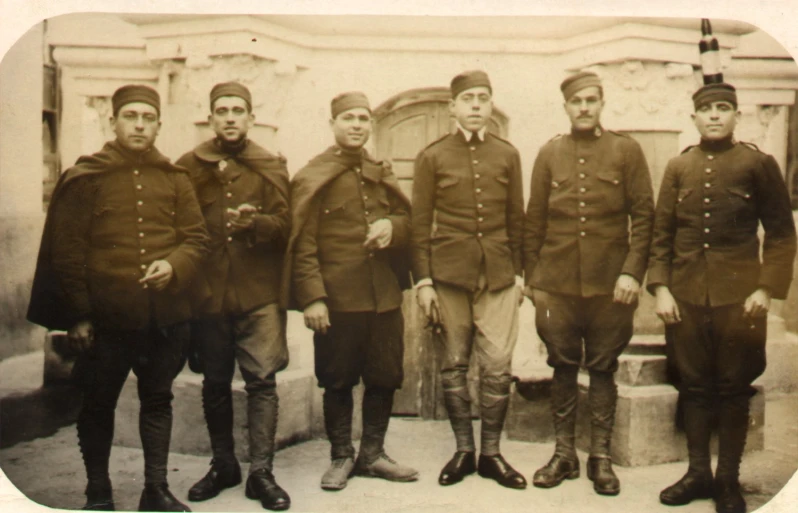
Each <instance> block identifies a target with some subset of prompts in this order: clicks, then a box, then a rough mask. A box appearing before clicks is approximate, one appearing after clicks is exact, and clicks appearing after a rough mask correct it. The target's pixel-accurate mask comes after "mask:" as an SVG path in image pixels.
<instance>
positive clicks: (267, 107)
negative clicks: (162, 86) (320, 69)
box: [175, 55, 297, 124]
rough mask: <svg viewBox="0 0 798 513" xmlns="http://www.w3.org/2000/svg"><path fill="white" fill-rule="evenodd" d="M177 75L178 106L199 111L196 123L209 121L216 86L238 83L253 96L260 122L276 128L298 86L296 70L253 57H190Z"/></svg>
mask: <svg viewBox="0 0 798 513" xmlns="http://www.w3.org/2000/svg"><path fill="white" fill-rule="evenodd" d="M176 75H177V77H178V79H177V80H176V83H175V86H176V87H175V100H176V103H182V104H188V105H192V106H193V107H195V121H203V120H205V119H206V118H207V116H208V112H209V111H210V105H209V98H208V95H209V93H210V91H211V88H213V86H214V85H216V84H218V83H220V82H228V81H236V82H239V83H241V84H242V85H244V86H246V87H247V88H248V89H249V90H250V92H251V93H252V102H253V105H252V109H253V112H254V113H255V115H256V118H257V120H258V121H259V122H265V123H268V124H274V120H276V119H279V117H280V115H281V113H282V111H283V108H284V107H285V100H286V98H287V97H288V94H289V92H290V91H291V89H292V88H293V87H294V86H295V84H296V82H297V72H296V68H295V67H293V66H291V65H288V64H285V63H280V62H276V61H270V60H266V59H262V58H259V57H255V56H253V55H224V56H214V57H197V56H190V57H189V58H188V59H186V62H185V64H184V65H183V66H182V68H180V69H178V70H177V73H176Z"/></svg>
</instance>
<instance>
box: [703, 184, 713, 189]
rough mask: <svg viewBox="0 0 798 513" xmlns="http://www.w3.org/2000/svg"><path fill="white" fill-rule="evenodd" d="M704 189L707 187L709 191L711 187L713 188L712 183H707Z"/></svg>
mask: <svg viewBox="0 0 798 513" xmlns="http://www.w3.org/2000/svg"><path fill="white" fill-rule="evenodd" d="M704 187H705V188H707V189H709V188H710V187H712V184H711V183H709V182H706V183H705V184H704Z"/></svg>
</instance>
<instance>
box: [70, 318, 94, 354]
mask: <svg viewBox="0 0 798 513" xmlns="http://www.w3.org/2000/svg"><path fill="white" fill-rule="evenodd" d="M67 340H68V341H69V346H70V347H71V348H72V350H74V351H77V352H80V353H82V352H83V351H86V350H87V349H89V348H90V347H91V346H92V344H94V325H93V324H92V323H91V321H80V322H77V323H75V325H74V326H72V327H71V328H69V331H67Z"/></svg>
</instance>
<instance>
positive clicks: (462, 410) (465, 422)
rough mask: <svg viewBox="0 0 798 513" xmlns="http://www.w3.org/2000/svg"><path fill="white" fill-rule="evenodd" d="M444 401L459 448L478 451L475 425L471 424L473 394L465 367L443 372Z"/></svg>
mask: <svg viewBox="0 0 798 513" xmlns="http://www.w3.org/2000/svg"><path fill="white" fill-rule="evenodd" d="M441 383H442V384H443V403H444V405H445V406H446V413H448V414H449V422H450V423H451V425H452V431H453V432H454V439H455V443H456V444H457V450H458V451H461V452H474V451H476V444H475V443H474V427H473V426H472V424H471V396H470V395H469V393H468V378H467V376H466V370H465V369H454V370H450V371H444V372H442V373H441Z"/></svg>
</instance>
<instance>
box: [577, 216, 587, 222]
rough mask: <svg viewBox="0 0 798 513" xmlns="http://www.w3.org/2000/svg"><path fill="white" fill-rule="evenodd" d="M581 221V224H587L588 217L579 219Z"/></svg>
mask: <svg viewBox="0 0 798 513" xmlns="http://www.w3.org/2000/svg"><path fill="white" fill-rule="evenodd" d="M579 221H581V222H583V223H584V222H587V217H580V218H579Z"/></svg>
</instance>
